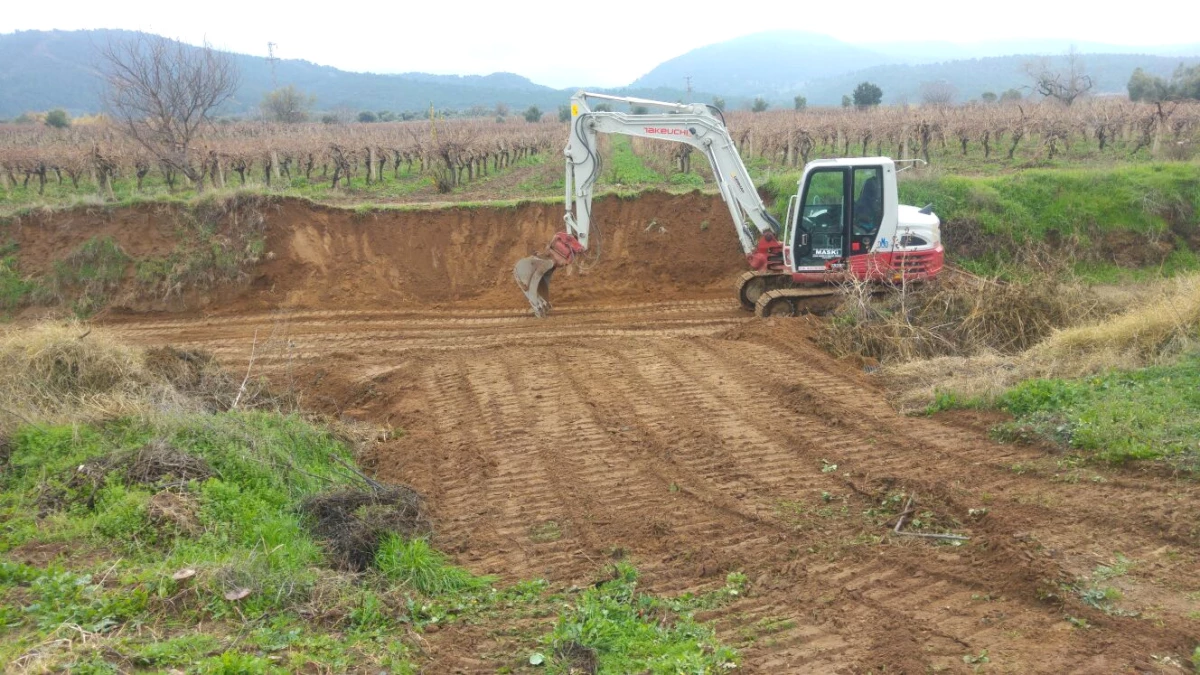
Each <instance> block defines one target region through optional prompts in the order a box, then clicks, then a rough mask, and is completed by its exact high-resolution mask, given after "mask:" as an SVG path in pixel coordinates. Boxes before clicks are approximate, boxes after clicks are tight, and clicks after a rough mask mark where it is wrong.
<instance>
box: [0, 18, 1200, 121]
mask: <svg viewBox="0 0 1200 675" xmlns="http://www.w3.org/2000/svg"><path fill="white" fill-rule="evenodd" d="M135 35H136V34H135V33H132V32H130V31H121V30H92V31H21V32H16V33H9V34H0V119H4V118H12V117H16V116H17V115H20V114H21V113H23V112H27V111H39V110H49V109H52V108H65V109H66V110H67V111H68V112H69V113H71V115H73V116H78V115H81V114H88V113H94V112H97V111H99V109H100V93H101V90H102V82H101V79H100V77H99V72H100V69H101V64H100V63H99V48H100V47H102V46H103V45H105V44H107V43H108V42H110V41H121V40H126V39H129V38H131V37H133V36H135ZM1064 45H1067V43H1065V42H1063V41H1054V40H1040V41H1028V40H1026V41H1006V42H986V43H978V44H973V45H960V44H954V43H949V42H920V43H887V44H876V45H871V47H870V48H865V47H860V46H855V45H852V44H848V43H846V42H841V41H839V40H835V39H833V38H830V37H828V36H824V35H816V34H813V33H804V32H799V31H771V32H765V33H756V34H754V35H747V36H744V37H740V38H737V39H734V40H728V41H726V42H721V43H717V44H712V45H707V46H705V47H700V48H698V49H693V50H692V51H690V52H687V53H686V54H682V55H680V56H677V57H675V58H673V59H670V60H668V61H665V62H663V63H662V64H659V65H658V66H656V67H655V68H654V69H652V70H651V71H650V72H649V73H647V74H646V75H643V76H642V77H639V78H638V79H637V80H635V81H634V82H633V83H632V84H630V85H629V86H628V87H622V88H618V89H607V90H604V89H596V90H595V91H603V92H606V93H612V94H616V95H626V96H637V97H641V98H651V99H657V100H665V101H685V102H692V101H697V102H710V101H712V99H713V97H714V95H720V97H721V98H724V99H725V100H726V103H727V107H729V108H740V107H744V106H745V105H746V104H747V103H748V102H749V101H750V100H751V99H752V98H754V97H757V96H762V97H765V98H766V99H767V100H769V101H771V102H772V103H773V104H774V105H776V106H780V105H783V106H790V105H791V102H792V97H793V96H795V95H797V94H800V95H804V96H806V97H807V98H808V102H809V104H810V105H838V104H839V103H840V101H841V98H842V96H843V95H845V94H848V93H850V92H851V91H853V89H854V87H855V86H856V85H857V84H858V83H859V82H862V81H864V80H868V81H871V82H874V83H875V84H877V85H879V86H880V87H881V88H882V89H883V93H884V102H885V103H892V102H899V101H902V100H907V101H909V102H913V103H916V102H919V100H920V89H921V85H922V83H925V82H936V81H940V80H945V81H946V82H949V83H951V84H952V85H954V86H955V87H956V88H957V89H958V92H959V97H958V100H960V101H962V100H970V99H976V98H978V97H979V95H980V94H981V93H983V92H984V91H993V92H996V93H999V92H1002V91H1004V90H1005V89H1009V88H1012V87H1022V86H1025V85H1027V84H1028V83H1029V80H1028V77H1027V76H1026V75H1025V74H1024V72H1023V71H1022V65H1023V64H1024V63H1026V62H1028V61H1030V60H1033V59H1036V58H1038V57H1033V56H1000V55H996V54H995V53H996V52H1003V51H1005V50H1015V51H1008V52H1007V53H1009V54H1012V53H1026V54H1034V53H1051V54H1057V55H1059V56H1055V57H1051V63H1052V65H1053V64H1061V54H1062V53H1063V52H1064V51H1065V49H1066V47H1065V46H1064ZM1076 47H1077V49H1078V50H1079V51H1080V52H1081V58H1082V61H1083V63H1084V66H1085V68H1086V72H1087V73H1088V74H1089V75H1091V76H1092V77H1093V79H1095V81H1096V91H1097V93H1120V92H1124V91H1125V84H1126V83H1127V82H1128V80H1129V76H1130V75H1131V74H1132V73H1133V70H1134V69H1135V68H1143V69H1145V70H1146V71H1148V72H1150V73H1152V74H1154V75H1159V76H1163V77H1169V76H1170V74H1171V73H1172V72H1173V71H1174V69H1175V68H1176V67H1177V66H1178V65H1179V64H1180V63H1187V64H1189V65H1190V64H1194V63H1197V62H1200V58H1197V56H1200V44H1195V45H1175V46H1168V47H1155V48H1146V49H1143V50H1141V52H1142V53H1128V52H1129V51H1131V50H1136V49H1137V48H1134V47H1117V46H1113V45H1100V44H1095V43H1077V44H1076ZM1094 49H1111V50H1113V52H1112V53H1104V54H1096V53H1088V52H1089V51H1090V50H1094ZM234 58H235V60H236V62H237V65H238V68H239V70H240V72H241V87H240V88H239V89H238V91H237V93H236V95H235V97H234V99H233V100H232V101H230V102H229V103H228V104H226V106H225V107H224V109H222V110H221V111H220V113H221V114H224V115H234V116H246V115H253V114H255V112H256V110H257V108H258V105H259V104H260V102H261V101H262V98H263V95H264V94H265V93H266V92H268V91H270V90H271V89H273V88H274V87H275V86H284V85H289V84H290V85H294V86H296V87H297V88H299V89H301V90H303V91H304V92H306V93H308V94H311V95H313V96H315V97H316V105H315V110H316V111H328V110H334V109H343V110H350V111H362V110H370V111H375V112H378V111H381V110H391V111H394V112H406V111H407V112H421V111H424V110H426V109H428V107H429V106H430V104H432V105H433V106H434V107H436V108H437V109H439V110H467V109H469V108H472V107H477V106H482V107H484V108H488V109H490V108H492V107H494V106H495V105H496V104H497V103H504V104H506V105H507V106H508V107H509V109H510V110H512V111H514V112H519V111H521V110H524V109H525V108H527V107H528V106H530V105H536V106H538V107H539V108H541V110H542V111H543V112H545V113H548V114H554V113H555V112H556V111H557V109H558V106H560V105H563V104H565V103H566V102H567V101H568V99H569V98H570V96H571V94H573V93H574V92H575V91H576V90H577V89H578V88H574V87H573V88H568V89H553V88H551V87H546V86H543V85H540V84H536V83H534V82H532V81H530V80H529V79H528V78H525V77H522V76H521V75H518V74H514V73H492V74H490V75H431V74H428V73H412V72H410V73H399V74H372V73H351V72H347V71H343V70H338V69H337V68H332V67H329V66H321V65H317V64H314V63H310V62H308V61H302V60H295V59H289V60H281V61H277V62H276V64H275V69H274V73H272V69H271V65H270V63H268V61H267V60H266V59H264V58H261V57H255V56H249V55H245V54H235V55H234ZM688 77H690V78H691V80H690V84H691V88H692V91H691V92H690V93H689V92H687V91H685V90H684V87H685V84H686V82H687V80H686V79H685V78H688Z"/></svg>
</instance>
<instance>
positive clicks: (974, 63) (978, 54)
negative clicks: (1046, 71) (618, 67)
mask: <svg viewBox="0 0 1200 675" xmlns="http://www.w3.org/2000/svg"><path fill="white" fill-rule="evenodd" d="M1070 46H1071V43H1070V42H1068V41H1066V40H1007V41H993V42H980V43H976V44H956V43H950V42H896V43H884V44H878V45H871V46H870V48H869V49H868V48H865V47H862V46H857V45H854V44H850V43H847V42H842V41H840V40H836V39H834V38H831V37H828V36H825V35H817V34H814V33H806V32H801V31H769V32H763V33H755V34H753V35H746V36H743V37H739V38H735V39H733V40H727V41H725V42H720V43H716V44H711V45H706V46H704V47H700V48H698V49H693V50H692V51H689V52H687V53H686V54H682V55H680V56H677V57H675V58H673V59H670V60H668V61H665V62H663V63H662V64H660V65H658V66H657V67H655V68H654V69H653V70H651V71H650V72H649V73H647V74H646V75H643V76H642V77H640V78H638V79H637V80H636V81H635V82H634V85H635V86H636V85H671V86H678V85H679V84H680V83H682V82H684V81H685V79H684V78H686V77H689V76H690V77H691V81H692V84H693V85H695V86H698V87H701V88H705V89H712V90H716V91H721V92H726V93H728V94H736V95H738V96H742V97H756V96H762V97H765V98H766V99H768V100H770V101H772V102H774V103H777V104H779V103H782V104H784V105H790V103H791V98H792V96H795V95H796V94H802V95H804V96H805V97H807V98H808V102H809V104H811V105H837V104H839V103H840V102H841V98H842V95H844V94H848V93H850V92H851V91H853V89H854V87H855V85H857V84H858V83H859V82H862V81H863V80H869V81H871V82H874V83H876V84H878V85H879V86H880V87H882V88H883V91H884V101H885V102H893V101H900V100H908V101H914V102H915V101H917V100H919V91H920V87H921V84H922V83H924V82H936V81H939V80H945V81H948V82H950V83H951V84H953V85H954V86H955V87H956V88H957V89H958V90H959V92H960V94H961V96H960V100H962V99H963V98H977V97H978V96H979V95H980V94H982V93H983V92H985V91H994V92H997V93H998V92H1001V91H1004V90H1006V89H1009V88H1014V87H1017V88H1019V87H1023V86H1025V85H1028V84H1029V78H1028V76H1026V74H1025V73H1024V70H1023V65H1024V64H1025V63H1027V62H1029V61H1033V60H1037V59H1039V58H1041V57H1040V56H1038V55H1041V54H1046V55H1053V56H1050V60H1051V65H1052V66H1054V67H1058V66H1060V65H1062V63H1063V60H1064V57H1063V56H1062V55H1063V54H1065V52H1066V50H1067V49H1069V48H1070ZM1075 47H1076V48H1077V51H1078V52H1079V53H1080V54H1081V58H1082V59H1083V62H1084V65H1085V67H1086V69H1087V73H1088V74H1089V75H1091V76H1092V78H1093V79H1094V80H1095V81H1096V91H1097V92H1104V93H1124V91H1125V85H1126V83H1127V82H1128V81H1129V76H1130V75H1131V74H1132V73H1133V71H1134V69H1136V68H1143V69H1145V70H1146V71H1147V72H1150V73H1153V74H1155V75H1160V76H1163V77H1169V76H1170V74H1171V72H1172V71H1174V69H1175V67H1176V66H1178V65H1179V64H1180V63H1181V62H1186V63H1189V64H1190V63H1195V62H1197V60H1198V59H1197V58H1196V57H1197V56H1200V44H1191V45H1172V46H1160V47H1137V46H1123V45H1110V44H1103V43H1091V42H1082V43H1076V44H1075Z"/></svg>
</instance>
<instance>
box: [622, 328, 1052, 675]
mask: <svg viewBox="0 0 1200 675" xmlns="http://www.w3.org/2000/svg"><path fill="white" fill-rule="evenodd" d="M625 354H626V358H629V359H634V360H636V361H637V362H640V363H643V364H644V363H645V362H649V363H650V364H652V365H651V366H650V367H644V366H643V367H641V368H635V369H631V370H630V372H632V371H633V370H638V371H640V373H639V374H640V375H641V376H642V378H643V381H641V382H638V384H637V385H636V386H633V387H632V388H628V389H626V390H625V391H623V392H622V393H623V394H625V397H627V398H628V397H630V396H631V394H632V392H634V391H644V392H646V394H647V395H648V396H651V397H652V398H653V399H654V400H658V401H662V402H663V404H664V405H665V406H666V408H665V410H675V411H678V410H686V411H689V412H690V413H691V415H695V416H696V417H697V418H698V419H702V420H703V423H704V425H705V426H706V427H708V428H709V429H712V430H713V431H712V434H715V435H716V436H717V438H716V439H715V440H716V442H717V443H718V444H719V447H721V454H722V455H724V456H727V457H731V458H736V461H735V462H733V464H734V465H733V466H730V465H729V463H727V462H726V463H721V465H720V466H718V467H713V466H706V464H709V462H708V460H707V459H702V460H701V462H700V466H699V467H698V469H699V470H698V474H699V480H702V481H703V480H706V481H707V482H708V483H709V489H712V490H715V491H717V492H718V493H727V492H729V491H731V490H735V491H736V490H741V492H740V493H739V495H738V496H739V497H744V496H746V495H748V494H749V495H753V494H755V493H757V494H758V495H760V496H763V497H766V498H767V499H773V500H780V501H782V500H785V499H792V500H797V499H802V500H805V501H809V500H810V495H809V494H805V493H812V492H823V491H824V490H820V489H819V488H828V490H837V489H838V488H839V487H841V485H840V484H839V482H838V481H837V480H836V479H835V478H833V477H830V476H828V475H827V474H823V473H821V472H820V471H819V470H818V469H817V468H816V466H817V465H816V463H807V462H804V463H801V462H798V461H796V460H797V459H798V458H797V457H796V456H795V454H794V453H789V452H788V450H787V449H786V448H784V447H782V446H780V445H779V444H777V443H776V442H774V440H773V439H772V438H770V437H769V435H768V433H769V432H765V431H761V430H760V427H766V426H767V425H768V423H769V421H770V416H769V413H768V414H763V415H760V416H759V417H758V418H757V419H753V420H741V419H739V417H738V415H737V413H736V412H735V411H736V408H734V407H731V406H729V405H727V404H726V402H725V401H722V400H721V398H720V396H718V395H716V394H715V393H714V392H717V391H720V390H721V389H724V388H726V387H728V386H730V385H732V384H733V382H732V380H733V379H735V378H736V377H737V375H736V373H735V372H731V371H729V370H728V369H723V368H721V367H720V365H719V364H706V365H705V371H706V372H707V373H708V374H709V377H712V378H715V379H717V380H719V381H720V382H719V383H718V384H717V385H716V386H715V387H707V388H705V387H702V386H700V385H699V384H698V383H699V382H702V380H699V379H697V378H695V377H693V376H691V375H690V374H688V373H686V372H684V371H683V370H682V369H681V368H680V367H679V363H678V361H688V360H690V359H691V358H692V356H693V354H692V352H691V351H687V350H682V349H675V350H671V353H669V354H668V353H658V354H655V355H653V357H649V358H644V359H643V358H638V356H639V355H640V352H639V351H638V350H630V351H628V352H626V353H625ZM672 362H675V363H673V365H674V366H675V368H670V367H669V366H667V365H664V364H672ZM622 375H623V374H622ZM622 375H618V376H617V377H612V378H611V381H612V382H614V383H620V382H623V381H626V378H625V377H623V376H622ZM746 400H754V399H752V398H748V399H746ZM649 407H650V406H648V405H647V404H646V403H645V402H644V401H643V402H642V405H640V406H634V408H639V409H640V410H643V411H644V410H646V409H648V408H649ZM746 407H748V406H743V409H745V408H746ZM751 408H752V407H751ZM665 410H660V411H659V413H658V414H657V415H655V414H652V415H650V416H649V418H648V420H647V421H646V422H643V423H642V425H641V426H647V427H650V428H654V427H656V426H657V427H659V429H658V431H659V432H660V433H661V434H663V435H665V436H666V437H667V439H666V441H665V442H666V443H668V444H670V445H668V446H667V447H670V448H671V450H670V451H669V452H670V453H671V459H672V460H674V461H676V462H681V463H684V464H686V463H688V461H689V460H693V459H694V458H693V457H689V456H688V453H687V452H686V445H687V444H686V442H683V443H681V442H679V441H678V440H675V441H674V442H672V440H671V439H679V438H686V437H687V436H688V435H689V433H691V431H692V430H690V429H687V428H683V427H677V426H674V425H671V424H669V423H664V422H662V421H661V420H663V419H667V416H668V415H669V413H667V412H665ZM633 414H634V415H636V414H637V412H636V411H633ZM818 433H819V432H818ZM694 435H700V434H694ZM817 438H819V439H820V440H822V441H827V442H828V443H829V444H830V445H833V446H839V445H851V444H853V443H854V439H852V438H848V437H838V436H837V435H836V434H832V435H831V434H828V433H825V434H820V435H819V436H818V435H814V439H817ZM797 467H803V468H797ZM714 469H716V470H715V471H714ZM714 474H715V475H714ZM790 486H796V487H795V489H794V490H792V491H781V490H780V489H779V488H783V487H790ZM813 501H815V500H813ZM869 505H870V504H869V502H866V503H864V502H863V501H862V500H856V501H855V502H854V507H855V509H856V510H859V509H863V508H864V507H868V506H869ZM753 509H754V512H755V513H756V514H761V513H764V512H765V513H768V514H769V513H770V512H771V510H772V509H771V504H770V502H769V501H766V502H764V501H760V502H759V503H758V504H756V505H755V506H754V507H753ZM759 517H760V518H761V516H759ZM766 519H767V520H769V519H771V518H770V516H768V517H767V518H766ZM852 527H855V528H856V529H857V526H855V525H853V524H852ZM846 536H847V537H849V536H853V534H852V533H848V534H847V535H846ZM780 539H781V540H782V539H783V537H780ZM792 546H793V547H795V540H793V544H792ZM781 548H787V542H786V541H777V542H774V545H773V546H772V545H768V546H767V547H766V548H765V549H764V550H762V551H755V552H754V554H753V555H750V556H747V557H751V558H753V559H755V560H757V561H758V562H759V563H762V562H765V561H771V562H772V563H775V564H779V563H781V562H782V560H781V559H780V558H781V557H780V555H779V549H781ZM875 565H876V563H875V562H874V561H871V562H868V564H867V567H865V568H858V569H856V568H855V567H851V568H849V569H845V568H841V569H839V571H838V575H837V577H836V578H835V579H833V580H832V582H831V583H830V584H829V585H830V586H832V587H838V585H839V584H841V585H843V586H844V587H845V588H846V589H847V591H848V592H849V593H851V594H857V593H858V592H859V591H860V590H861V589H859V588H857V587H856V586H855V584H854V583H849V582H848V581H847V580H849V579H851V578H854V579H857V578H865V579H870V580H872V586H873V587H874V586H875V585H879V584H886V582H888V581H889V580H890V582H891V583H890V584H886V585H885V587H886V586H887V585H890V586H900V588H899V589H898V590H896V591H895V593H897V594H904V595H907V596H910V597H913V598H915V599H916V601H917V602H926V603H930V604H938V603H945V604H946V605H954V606H961V605H969V604H970V603H969V600H970V598H971V597H972V596H975V595H980V594H982V593H981V592H980V588H981V587H980V585H979V583H978V582H977V581H975V580H971V579H961V578H958V577H956V576H954V575H949V574H945V573H943V574H942V575H941V577H940V578H939V579H938V580H937V581H936V582H935V584H934V586H933V587H934V588H938V592H937V593H933V594H927V593H925V592H924V591H925V589H926V588H928V586H927V584H926V581H925V580H923V579H921V576H922V575H920V574H918V575H917V576H916V577H914V578H913V579H911V580H908V579H901V578H900V577H899V576H897V572H896V570H886V569H885V570H883V571H879V570H877V569H875V567H874V566H875ZM755 567H757V565H751V566H750V568H751V569H754V568H755ZM759 569H761V568H759ZM935 578H937V577H935ZM810 583H812V580H810ZM816 583H817V584H818V585H820V584H821V583H822V582H821V581H816ZM852 597H853V600H852V601H851V602H848V603H845V604H844V606H842V607H840V612H839V618H840V620H841V621H843V622H845V625H848V626H854V630H853V634H854V635H853V640H854V641H857V642H862V641H864V640H866V641H867V642H869V643H870V644H872V646H873V649H872V650H871V651H872V652H877V651H879V650H882V649H888V645H889V644H894V643H895V642H896V640H897V635H898V634H899V635H902V636H904V637H905V638H906V641H907V642H910V643H912V644H918V643H925V644H926V647H925V648H924V649H923V650H922V651H920V652H916V653H909V654H907V655H899V654H897V655H894V657H898V658H907V659H913V660H914V661H915V662H916V661H919V659H920V658H927V657H928V656H929V655H930V650H929V645H928V642H929V640H931V639H932V640H933V641H934V643H937V642H939V641H940V642H941V643H943V649H944V650H945V653H944V654H942V656H943V657H944V660H945V661H946V663H955V662H956V661H958V659H959V657H960V656H961V655H962V653H963V649H964V648H968V647H969V646H970V645H969V643H968V640H971V639H974V638H976V637H979V638H980V639H981V640H983V641H984V643H985V644H986V643H987V640H986V639H987V638H991V637H993V636H992V635H983V633H985V631H984V630H980V631H975V633H978V634H979V635H976V634H968V635H966V636H963V637H957V636H952V634H947V633H946V631H944V630H943V629H942V628H940V627H939V626H938V625H936V624H933V625H921V622H920V621H916V622H914V620H913V617H912V616H905V617H903V620H901V618H902V617H900V616H899V615H898V613H897V611H896V609H895V608H891V607H889V606H888V605H887V604H885V603H879V604H876V605H875V606H874V607H873V608H872V611H871V612H864V611H863V610H862V607H863V605H864V604H868V605H869V604H871V600H872V598H871V597H870V595H862V596H859V595H854V596H852ZM781 609H783V608H780V607H779V606H777V605H776V606H775V611H776V612H779V611H780V610H781ZM787 609H788V610H789V612H788V613H786V614H783V615H782V616H783V617H784V618H785V620H788V621H792V622H793V623H794V624H795V628H802V629H807V630H813V629H814V628H816V627H814V626H811V625H803V624H799V623H798V622H794V617H795V616H796V612H797V609H798V608H796V607H791V608H787ZM889 614H890V615H893V616H892V618H894V619H896V621H883V622H881V621H880V615H889ZM758 618H759V613H758V612H757V611H754V610H748V611H743V612H738V613H737V614H734V615H732V619H733V620H731V621H727V622H724V625H723V630H724V632H725V633H726V634H731V635H737V634H739V633H743V632H747V631H748V632H753V630H754V627H755V622H756V620H757V619H758ZM1057 621H1058V619H1057V618H1047V619H1046V620H1045V621H1043V624H1046V625H1049V624H1053V623H1056V622H1057ZM881 623H882V624H883V625H886V626H889V628H888V629H887V630H886V631H884V632H878V631H877V630H875V629H873V628H872V627H874V626H879V625H881ZM824 628H826V631H825V634H826V635H830V633H829V632H828V627H824ZM791 631H792V629H789V630H781V631H778V632H777V633H776V634H775V635H773V636H772V638H771V640H770V642H771V647H770V649H769V650H768V653H771V654H772V655H773V656H774V657H776V658H775V659H773V660H770V661H769V662H771V663H788V664H789V667H796V668H801V669H808V668H809V667H810V666H811V667H812V669H813V672H818V671H820V670H821V669H822V668H823V667H824V665H828V664H824V665H818V664H813V663H809V662H808V660H807V659H808V658H809V656H810V655H809V654H808V653H807V651H808V650H807V647H805V646H798V648H797V649H795V650H791V649H789V648H790V647H792V646H793V645H792V642H793V641H792V640H791V639H790V638H791V637H792V636H789V635H788V633H789V632H791ZM835 634H836V633H835ZM797 635H798V636H801V637H806V635H805V634H804V633H803V632H799V631H798V632H797ZM939 638H940V640H939ZM796 641H797V642H798V641H799V640H796ZM843 643H844V641H843ZM828 644H829V641H828V640H826V641H825V642H824V645H825V646H828ZM935 653H936V652H935ZM748 655H749V656H763V655H764V654H763V653H761V652H760V651H757V650H752V651H750V652H749V653H748ZM838 655H839V656H840V657H841V658H843V659H844V658H845V657H846V655H845V654H841V653H840V652H838ZM860 665H863V666H867V665H869V661H866V662H865V663H861V664H860Z"/></svg>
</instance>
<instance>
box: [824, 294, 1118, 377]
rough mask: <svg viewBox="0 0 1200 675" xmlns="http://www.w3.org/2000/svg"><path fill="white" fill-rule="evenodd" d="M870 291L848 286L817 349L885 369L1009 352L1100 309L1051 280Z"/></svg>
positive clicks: (1089, 297)
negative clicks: (855, 357) (918, 361)
mask: <svg viewBox="0 0 1200 675" xmlns="http://www.w3.org/2000/svg"><path fill="white" fill-rule="evenodd" d="M876 290H877V289H875V288H874V287H872V286H870V285H868V284H865V283H860V282H847V284H846V286H845V288H844V291H843V296H844V301H843V303H842V305H841V307H840V308H839V309H838V310H837V311H836V313H835V315H834V318H833V321H832V322H831V323H830V325H829V328H828V330H827V331H826V332H825V334H824V335H823V336H822V338H821V342H822V346H824V347H825V348H826V349H828V350H829V351H830V352H832V353H833V354H835V355H837V356H849V355H859V356H866V357H870V358H874V359H878V360H879V361H881V362H883V363H897V362H904V361H911V360H914V359H922V358H931V357H936V356H948V355H960V356H961V355H973V354H983V353H1000V354H1015V353H1018V352H1020V351H1023V350H1025V349H1028V348H1029V347H1031V346H1033V345H1034V344H1036V343H1038V342H1040V341H1041V340H1043V339H1045V338H1046V337H1048V336H1049V335H1050V334H1051V333H1052V332H1053V331H1054V330H1056V329H1059V328H1063V327H1066V326H1070V325H1074V324H1078V323H1080V322H1083V321H1086V320H1088V319H1089V318H1092V317H1095V316H1097V315H1098V312H1099V311H1100V310H1099V303H1098V302H1097V301H1096V300H1095V299H1094V298H1093V297H1091V296H1090V294H1088V293H1087V292H1086V290H1085V289H1083V288H1082V287H1080V286H1076V285H1070V284H1064V283H1062V282H1060V281H1058V280H1056V279H1055V278H1054V277H1053V276H1044V277H1042V276H1039V277H1038V278H1036V279H1034V280H1032V281H1028V282H1022V283H1005V282H1001V281H998V280H995V279H986V278H981V277H977V276H974V275H970V274H966V273H949V274H946V275H944V276H943V277H941V278H939V279H937V280H934V281H930V282H928V283H924V284H920V285H907V286H903V287H899V288H897V289H895V292H891V293H887V294H884V295H882V296H879V295H878V294H876V293H875V292H874V291H876Z"/></svg>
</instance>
